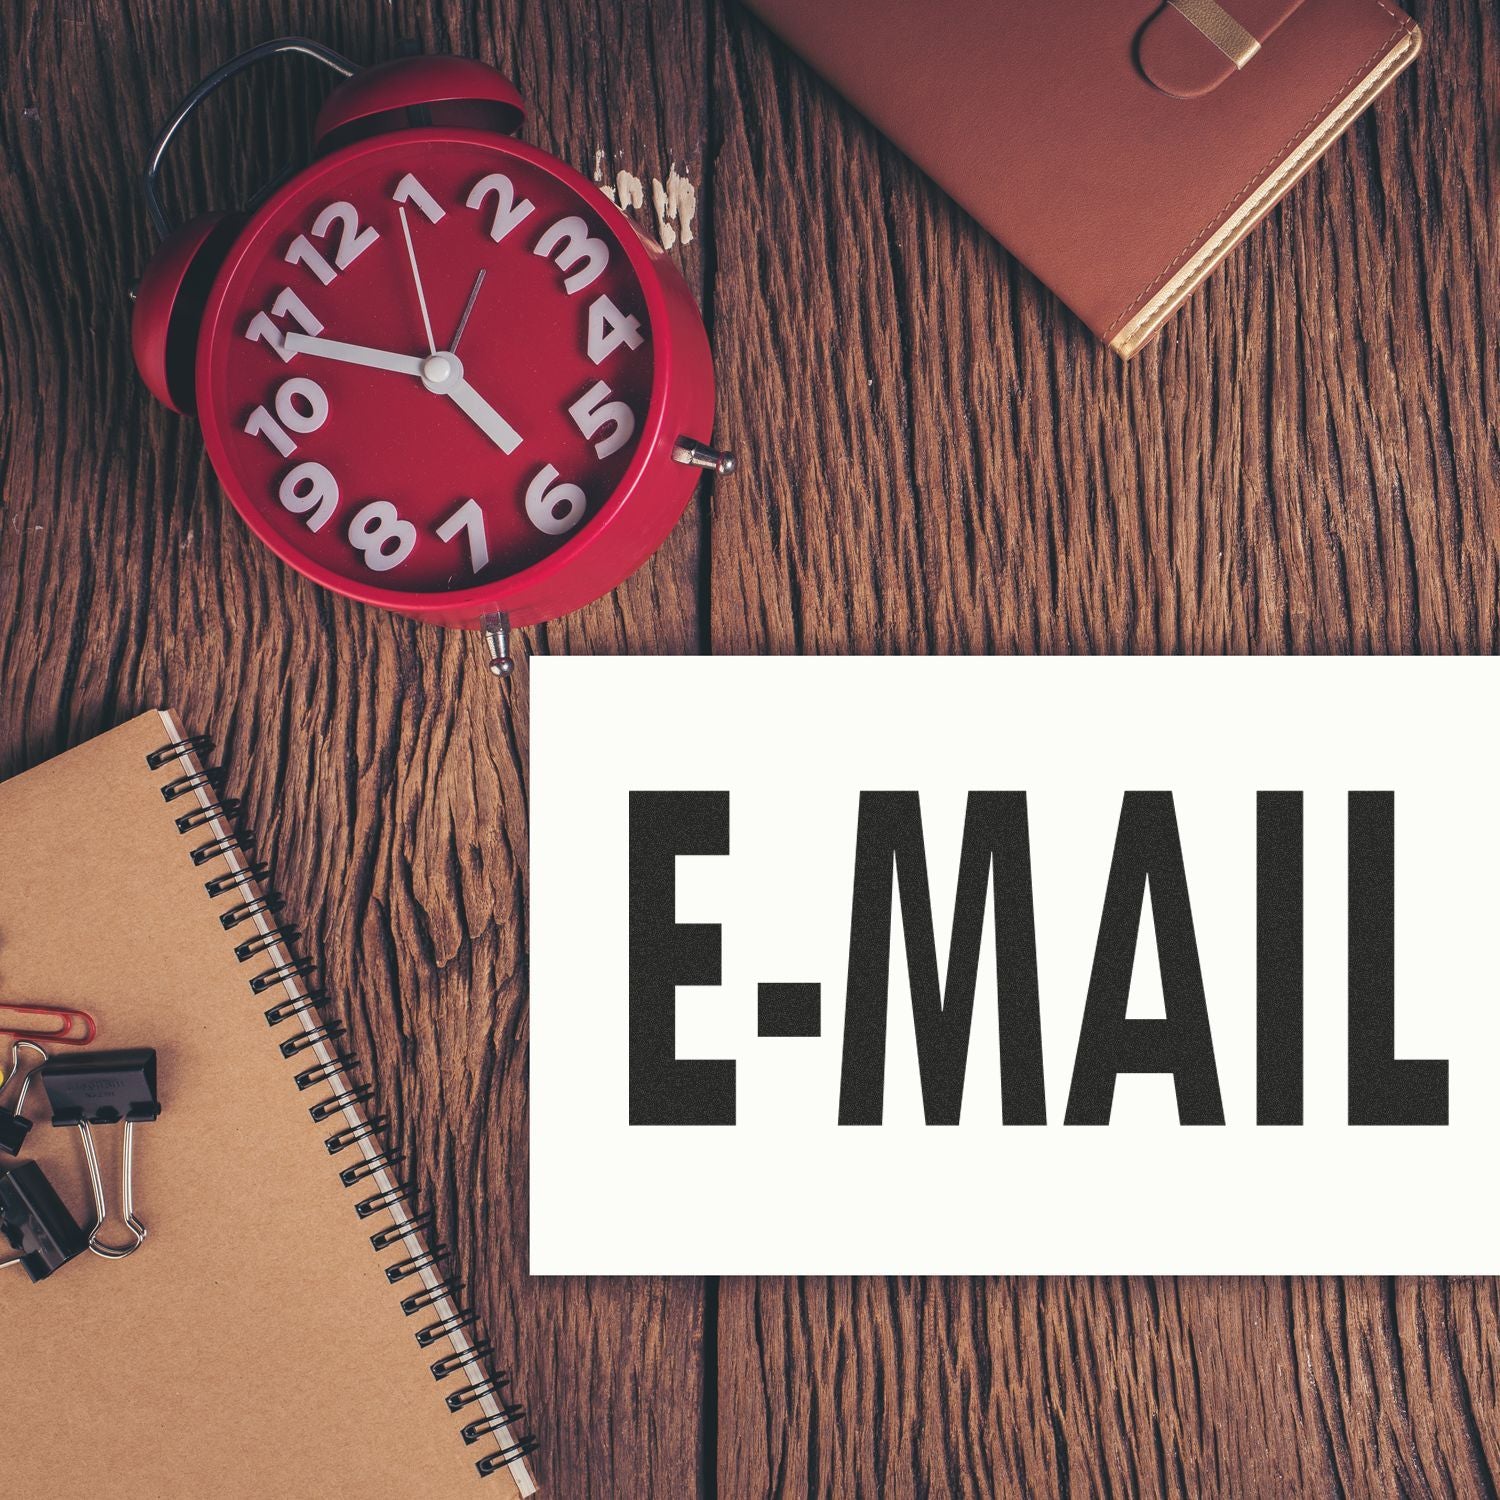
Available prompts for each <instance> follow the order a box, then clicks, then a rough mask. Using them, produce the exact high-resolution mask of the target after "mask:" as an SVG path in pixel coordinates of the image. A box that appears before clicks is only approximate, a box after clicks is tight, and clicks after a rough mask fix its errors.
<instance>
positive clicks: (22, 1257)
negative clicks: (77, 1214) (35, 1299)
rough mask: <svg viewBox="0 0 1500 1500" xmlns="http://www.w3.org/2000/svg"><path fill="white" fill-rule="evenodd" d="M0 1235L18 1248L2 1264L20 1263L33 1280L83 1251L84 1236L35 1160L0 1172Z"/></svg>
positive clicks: (13, 1247) (14, 1248) (58, 1267)
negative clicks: (2, 1172) (3, 1172)
mask: <svg viewBox="0 0 1500 1500" xmlns="http://www.w3.org/2000/svg"><path fill="white" fill-rule="evenodd" d="M0 1238H3V1239H4V1240H5V1241H6V1242H7V1243H8V1244H9V1245H10V1247H11V1249H12V1250H14V1251H15V1252H16V1253H15V1254H14V1255H8V1256H6V1257H5V1258H4V1259H0V1266H21V1267H22V1268H24V1270H25V1272H26V1274H27V1275H28V1276H29V1277H31V1279H32V1280H33V1281H45V1280H46V1279H47V1278H48V1277H49V1276H50V1275H51V1274H52V1273H53V1272H54V1271H56V1270H59V1269H61V1268H62V1267H63V1266H65V1265H67V1263H68V1262H69V1261H70V1260H72V1259H74V1258H75V1257H76V1256H79V1255H82V1254H83V1252H84V1250H85V1249H86V1248H87V1246H88V1236H87V1235H86V1234H84V1232H83V1230H81V1229H80V1228H79V1227H78V1221H77V1219H75V1218H74V1217H73V1215H72V1214H70V1213H69V1212H68V1210H67V1207H66V1205H65V1204H64V1203H63V1201H62V1199H61V1198H59V1197H58V1196H57V1193H56V1191H55V1190H54V1189H53V1186H52V1184H51V1183H50V1182H48V1181H47V1177H46V1174H45V1173H44V1172H43V1171H42V1169H41V1168H40V1167H39V1166H37V1164H36V1163H35V1162H34V1161H27V1162H22V1163H21V1164H20V1166H18V1167H13V1168H12V1169H11V1170H10V1171H9V1172H6V1173H5V1174H4V1175H3V1176H0Z"/></svg>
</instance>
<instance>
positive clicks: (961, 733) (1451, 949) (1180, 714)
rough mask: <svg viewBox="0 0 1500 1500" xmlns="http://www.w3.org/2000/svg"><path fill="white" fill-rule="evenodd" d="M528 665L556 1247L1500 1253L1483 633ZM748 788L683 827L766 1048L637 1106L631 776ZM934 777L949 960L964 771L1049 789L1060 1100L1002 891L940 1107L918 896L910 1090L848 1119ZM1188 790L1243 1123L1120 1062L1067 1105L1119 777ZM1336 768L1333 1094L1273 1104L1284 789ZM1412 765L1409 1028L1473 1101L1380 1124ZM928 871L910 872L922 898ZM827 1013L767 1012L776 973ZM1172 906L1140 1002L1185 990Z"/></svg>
mask: <svg viewBox="0 0 1500 1500" xmlns="http://www.w3.org/2000/svg"><path fill="white" fill-rule="evenodd" d="M531 681H532V687H531V692H532V703H531V725H532V729H531V811H532V832H531V887H530V902H531V944H530V949H531V951H530V974H531V1108H532V1140H531V1173H532V1177H531V1236H532V1238H531V1269H532V1271H533V1272H534V1273H537V1274H569V1273H619V1274H633V1273H640V1274H673V1273H683V1274H771V1273H806V1274H819V1273H823V1274H828V1273H873V1274H919V1273H930V1274H977V1273H998V1272H1014V1273H1086V1272H1087V1273H1096V1272H1097V1273H1185V1274H1195V1273H1314V1272H1317V1273H1401V1274H1408V1273H1440V1272H1441V1273H1456V1274H1465V1273H1473V1274H1481V1273H1492V1272H1494V1271H1496V1270H1497V1269H1500V1235H1497V1228H1500V1222H1497V1209H1496V1207H1495V1195H1494V1194H1493V1193H1492V1192H1491V1191H1490V1188H1489V1167H1490V1164H1491V1159H1492V1143H1493V1142H1494V1141H1495V1139H1496V1138H1497V1135H1500V1088H1497V1087H1496V1079H1495V1063H1496V1059H1497V1058H1500V1005H1497V1003H1496V1002H1497V998H1500V996H1497V981H1496V974H1495V967H1496V961H1497V955H1500V941H1497V936H1496V933H1497V922H1496V913H1497V911H1500V902H1497V896H1500V891H1497V876H1496V867H1497V863H1500V853H1497V844H1500V837H1497V836H1500V797H1497V793H1496V781H1495V770H1494V767H1495V764H1496V746H1497V743H1500V735H1497V729H1500V724H1497V717H1500V714H1497V709H1496V699H1497V694H1496V686H1497V673H1496V669H1495V667H1494V666H1493V664H1492V663H1491V662H1490V661H1488V660H1486V659H1454V658H1447V659H1412V658H1377V659H1336V658H1321V659H1307V658H1257V659H1249V658H1236V659H1180V658H1178V659H1168V658H1150V659H1145V658H1025V659H1020V658H1016V659H992V658H933V659H897V660H892V659H868V658H841V659H779V660H773V659H746V658H672V659H663V658H655V659H635V660H619V659H577V658H558V657H538V658H535V659H534V660H533V663H532V679H531ZM721 789H722V790H727V791H728V792H729V793H730V853H729V854H728V855H727V856H724V857H693V858H682V859H679V860H677V862H676V880H677V898H676V914H677V920H678V921H679V922H699V923H716V924H720V925H721V928H722V931H721V944H722V983H721V984H720V985H719V986H717V987H707V986H700V987H692V988H683V989H681V990H679V991H678V993H677V1002H676V1005H677V1024H676V1050H677V1055H678V1056H679V1057H685V1058H728V1059H733V1060H734V1062H735V1070H736V1071H735V1117H736V1118H735V1123H734V1124H733V1125H724V1126H656V1125H645V1126H643V1125H632V1124H631V1123H630V1097H629V1054H630V1035H629V1016H630V995H629V969H630V952H629V924H630V912H629V902H628V886H629V880H628V873H629V855H630V851H629V838H630V811H629V809H630V794H631V792H632V791H636V790H642V791H644V790H721ZM905 789H913V790H918V791H920V794H921V811H922V818H923V828H924V837H925V845H926V857H927V868H928V875H929V881H930V889H931V904H932V912H933V925H934V929H935V933H936V945H937V959H938V969H939V974H940V976H946V967H947V950H948V946H949V935H950V931H951V924H952V921H953V907H954V893H955V889H956V880H957V873H958V859H959V851H960V848H961V844H962V839H963V829H964V816H965V807H966V802H967V797H968V793H969V792H970V790H971V789H972V790H992V791H1024V792H1025V793H1026V795H1027V814H1028V821H1029V832H1030V849H1031V871H1032V883H1033V894H1034V907H1035V925H1036V942H1037V954H1038V980H1039V988H1040V1009H1041V1025H1042V1042H1043V1056H1044V1063H1045V1085H1046V1116H1047V1123H1046V1124H1044V1125H1005V1124H1002V1122H1001V1090H1000V1081H999V1080H1000V1073H999V1053H1000V1045H999V1041H998V1038H997V999H996V982H995V961H994V913H993V908H992V906H991V907H989V908H987V914H986V919H985V937H984V939H983V945H982V949H981V955H980V963H979V982H978V988H977V991H976V995H975V1001H974V1013H973V1021H972V1027H971V1034H970V1044H969V1053H968V1064H967V1072H966V1077H965V1086H964V1092H963V1103H962V1116H961V1120H960V1123H959V1124H957V1125H928V1124H927V1123H926V1122H925V1119H924V1115H923V1103H922V1090H921V1086H920V1081H919V1075H918V1062H917V1044H916V1039H915V1029H914V1025H913V1020H912V1002H911V998H910V988H909V983H908V976H907V972H906V962H905V949H904V945H903V940H902V932H901V927H900V923H899V921H896V922H894V923H893V924H892V933H891V959H890V985H889V997H888V1010H887V1044H886V1059H885V1086H884V1112H883V1123H881V1124H880V1125H878V1126H871V1125H859V1126H855V1125H842V1126H841V1125H840V1124H839V1123H838V1120H839V1100H840V1081H841V1063H842V1049H843V1024H844V1008H845V980H846V972H847V969H848V964H849V951H848V950H849V941H850V912H851V894H852V886H853V871H854V855H855V841H856V830H857V826H858V817H859V803H860V793H861V791H880V790H905ZM1127 790H1130V791H1139V790H1158V791H1170V792H1171V793H1172V794H1173V802H1174V807H1175V812H1176V818H1177V823H1178V828H1179V831H1180V839H1181V849H1182V856H1183V862H1184V866H1185V870H1186V876H1187V885H1188V890H1189V895H1190V900H1191V910H1192V919H1193V927H1194V934H1195V937H1196V944H1197V950H1198V956H1199V960H1200V964H1201V972H1202V978H1203V988H1204V995H1205V998H1206V1004H1207V1010H1208V1017H1209V1022H1210V1025H1211V1029H1212V1042H1213V1050H1214V1063H1215V1070H1216V1073H1217V1081H1218V1086H1219V1090H1220V1094H1221V1098H1222V1106H1223V1113H1224V1117H1225V1123H1224V1124H1223V1125H1196V1126H1188V1125H1183V1124H1180V1123H1179V1120H1178V1111H1177V1102H1176V1095H1175V1091H1174V1087H1173V1080H1172V1077H1171V1076H1170V1075H1163V1074H1136V1075H1131V1074H1127V1075H1122V1076H1121V1077H1120V1078H1119V1079H1118V1081H1117V1082H1116V1085H1115V1090H1114V1096H1113V1108H1112V1113H1111V1119H1110V1123H1109V1124H1108V1125H1107V1126H1083V1125H1068V1124H1065V1123H1064V1114H1065V1109H1066V1105H1067V1102H1068V1096H1069V1089H1070V1081H1071V1078H1072V1074H1073V1069H1074V1063H1075V1053H1076V1051H1077V1049H1078V1043H1079V1032H1080V1024H1081V1021H1082V1019H1083V1011H1084V1001H1085V997H1086V994H1087V992H1088V987H1089V980H1090V973H1091V968H1092V965H1093V962H1094V954H1095V946H1096V942H1097V940H1098V935H1099V923H1100V916H1101V911H1102V907H1103V900H1104V892H1105V885H1106V880H1107V878H1108V875H1109V870H1110V865H1111V859H1112V856H1113V853H1114V848H1115V839H1116V833H1117V828H1118V825H1119V821H1120V815H1121V800H1122V794H1123V793H1124V792H1126V791H1127ZM1286 790H1296V791H1301V792H1302V793H1303V794H1304V797H1303V810H1304V820H1305V824H1304V852H1305V901H1304V922H1305V930H1304V936H1305V946H1304V951H1305V971H1304V973H1305V978H1304V986H1305V989H1304V994H1305V1000H1304V1026H1305V1039H1304V1068H1303V1101H1304V1102H1303V1119H1304V1123H1303V1124H1301V1125H1260V1124H1257V1122H1256V856H1257V846H1256V806H1257V800H1256V799H1257V793H1258V792H1261V791H1286ZM1351 791H1390V792H1394V794H1395V804H1394V805H1395V911H1396V917H1395V944H1396V947H1395V952H1396V958H1395V986H1396V1012H1395V1013H1396V1033H1395V1056H1396V1057H1397V1058H1402V1059H1445V1060H1446V1062H1447V1093H1448V1104H1447V1123H1446V1124H1441V1125H1422V1126H1409V1125H1361V1126H1353V1125H1350V1124H1349V1123H1348V1078H1347V1074H1348V1060H1347V1043H1348V1020H1347V1006H1348V977H1347V966H1348V889H1347V887H1348V869H1347V853H1348V850H1347V841H1348V832H1347V830H1348V811H1349V793H1350V792H1351ZM898 910H899V908H898ZM780 980H791V981H817V982H820V983H821V986H822V993H821V1034H820V1035H819V1036H818V1037H816V1038H767V1037H760V1036H758V1035H757V990H756V986H757V982H759V981H780ZM1163 1006H1164V1001H1163V993H1162V984H1161V979H1160V975H1159V971H1158V968H1157V953H1156V945H1155V942H1154V938H1153V932H1152V922H1151V920H1150V917H1149V914H1148V915H1147V916H1146V919H1145V920H1144V921H1143V922H1142V924H1141V933H1140V939H1139V942H1138V945H1137V950H1136V956H1135V966H1134V970H1133V981H1132V987H1131V990H1130V1002H1129V1010H1128V1015H1129V1016H1130V1018H1132V1019H1137V1018H1140V1019H1145V1018H1150V1017H1153V1016H1155V1017H1158V1018H1159V1017H1161V1016H1162V1015H1163V1013H1164V1012H1163Z"/></svg>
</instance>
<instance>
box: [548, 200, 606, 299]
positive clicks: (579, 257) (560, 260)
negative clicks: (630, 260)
mask: <svg viewBox="0 0 1500 1500" xmlns="http://www.w3.org/2000/svg"><path fill="white" fill-rule="evenodd" d="M533 254H536V255H540V256H542V257H543V258H544V259H546V260H551V261H556V262H557V267H558V269H559V270H560V271H572V274H571V275H570V276H569V277H568V278H567V280H566V281H564V282H563V287H564V289H565V290H566V291H567V294H568V295H569V296H570V297H571V296H572V295H573V293H574V292H581V291H582V290H583V289H584V287H586V286H592V285H593V283H594V282H596V281H597V280H598V279H599V277H600V276H601V275H603V273H604V268H605V266H607V265H608V264H609V246H608V245H606V244H605V243H604V241H603V240H600V239H595V238H594V236H593V235H591V234H590V233H589V226H588V225H587V224H585V223H584V221H583V220H582V219H580V218H579V217H578V216H577V215H576V214H574V215H573V216H571V217H570V218H566V219H559V220H558V221H557V223H555V224H554V225H553V226H552V227H551V229H549V230H548V231H547V232H546V233H545V234H544V235H543V236H542V237H541V239H539V240H538V241H537V242H536V249H535V251H534V252H533ZM574 266H577V267H579V269H577V270H576V271H575V270H573V267H574Z"/></svg>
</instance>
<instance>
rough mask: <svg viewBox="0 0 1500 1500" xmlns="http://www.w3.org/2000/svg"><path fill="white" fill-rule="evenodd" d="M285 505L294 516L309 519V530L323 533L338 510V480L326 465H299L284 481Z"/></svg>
mask: <svg viewBox="0 0 1500 1500" xmlns="http://www.w3.org/2000/svg"><path fill="white" fill-rule="evenodd" d="M281 503H282V505H284V506H285V507H286V509H287V510H289V511H291V513H292V514H293V515H294V516H307V529H308V530H309V531H321V530H322V529H323V527H324V526H325V525H326V524H327V523H328V520H329V518H330V517H331V516H332V515H333V513H334V511H335V510H336V509H337V508H338V503H339V483H338V480H336V479H335V478H334V477H333V474H332V472H331V471H330V470H329V469H327V468H326V467H325V466H324V465H322V464H315V463H305V464H298V465H297V467H296V468H295V469H288V470H287V472H286V474H285V476H284V477H283V478H282V481H281ZM309 511H311V512H312V514H311V515H308V512H309Z"/></svg>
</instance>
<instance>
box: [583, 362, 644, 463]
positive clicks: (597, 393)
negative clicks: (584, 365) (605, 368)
mask: <svg viewBox="0 0 1500 1500" xmlns="http://www.w3.org/2000/svg"><path fill="white" fill-rule="evenodd" d="M610 394H611V393H610V389H609V386H608V385H607V384H605V382H604V381H602V380H597V381H595V382H594V384H593V385H591V386H590V387H589V388H588V390H586V391H585V392H584V393H583V395H581V396H580V397H579V398H578V399H577V400H576V401H575V402H574V403H573V404H572V405H571V406H570V407H569V408H568V415H569V416H570V417H572V419H573V420H574V422H575V423H577V425H578V430H579V431H580V432H581V433H582V434H583V435H584V437H586V438H591V439H592V438H594V437H596V436H597V435H598V434H599V432H600V430H601V429H602V428H605V427H609V428H612V429H613V430H612V431H611V432H610V434H609V436H608V437H607V438H604V439H602V440H601V441H599V442H597V443H595V444H594V452H595V453H597V454H598V455H599V457H600V458H608V457H609V456H610V454H612V453H618V452H619V451H620V449H621V448H623V447H624V446H625V444H626V443H628V442H629V441H630V439H631V438H632V436H634V434H635V413H634V412H633V411H631V409H630V408H629V407H628V406H626V404H625V403H624V402H623V401H611V400H610V399H609V396H610Z"/></svg>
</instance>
